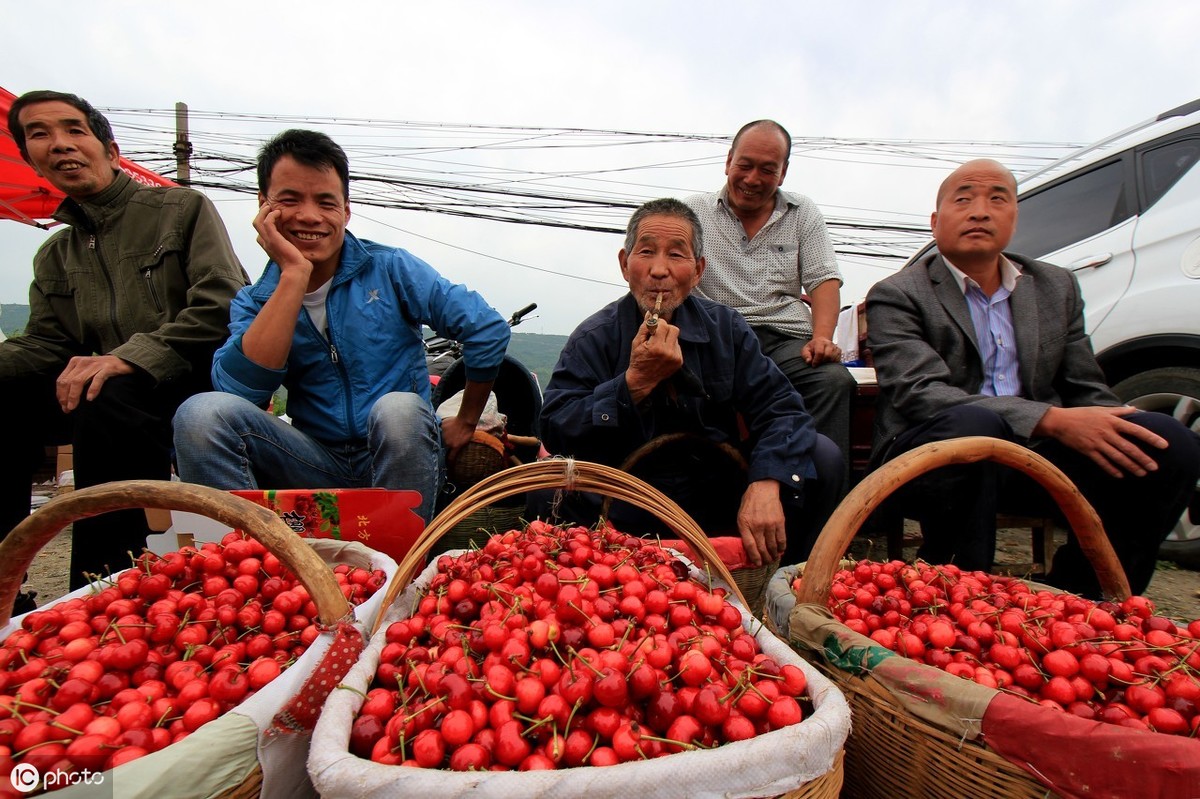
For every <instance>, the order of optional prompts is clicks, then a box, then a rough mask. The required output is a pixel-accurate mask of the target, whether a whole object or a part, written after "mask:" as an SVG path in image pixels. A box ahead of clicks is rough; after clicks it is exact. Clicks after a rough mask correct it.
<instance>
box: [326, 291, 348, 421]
mask: <svg viewBox="0 0 1200 799" xmlns="http://www.w3.org/2000/svg"><path fill="white" fill-rule="evenodd" d="M325 309H326V310H325V314H326V323H325V340H326V341H328V342H329V359H330V360H331V361H333V368H334V370H335V371H336V372H337V375H338V379H339V380H341V381H342V393H343V395H344V396H345V397H346V432H347V433H350V432H352V431H353V430H354V405H353V403H352V402H351V399H350V376H349V375H348V374H346V367H345V366H344V365H343V364H342V361H341V358H339V357H338V351H337V344H335V343H334V341H333V330H332V329H330V327H329V322H328V314H329V304H328V302H326V305H325Z"/></svg>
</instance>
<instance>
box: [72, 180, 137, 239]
mask: <svg viewBox="0 0 1200 799" xmlns="http://www.w3.org/2000/svg"><path fill="white" fill-rule="evenodd" d="M115 172H116V174H115V175H113V180H112V183H109V184H108V185H107V186H105V187H104V188H103V189H101V190H100V191H99V192H98V193H96V194H93V195H92V196H91V197H88V198H86V199H81V200H76V199H75V198H73V197H67V198H66V199H64V200H63V201H62V202H61V203H59V206H58V208H57V209H56V210H55V212H54V215H53V218H54V219H56V220H57V221H59V222H63V223H65V224H68V225H72V226H74V225H78V224H80V223H81V222H82V223H84V224H85V226H88V225H95V224H96V223H97V221H99V219H100V218H102V217H103V216H104V214H105V209H106V208H107V207H108V206H110V205H115V204H117V202H118V200H119V199H120V198H121V196H122V194H123V193H124V192H125V191H126V190H130V189H131V184H133V180H132V179H131V178H130V177H129V175H127V174H126V173H125V171H124V170H123V169H117V170H115ZM133 188H136V187H133Z"/></svg>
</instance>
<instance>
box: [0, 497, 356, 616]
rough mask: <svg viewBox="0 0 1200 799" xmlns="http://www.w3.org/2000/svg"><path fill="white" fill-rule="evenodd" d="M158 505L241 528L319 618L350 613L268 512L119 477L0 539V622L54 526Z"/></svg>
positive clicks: (55, 505) (327, 575) (53, 505)
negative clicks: (289, 575) (289, 576)
mask: <svg viewBox="0 0 1200 799" xmlns="http://www.w3.org/2000/svg"><path fill="white" fill-rule="evenodd" d="M130 508H159V509H162V510H180V511H189V512H191V513H198V514H200V515H202V516H207V517H208V518H210V519H214V520H216V521H219V522H222V523H223V524H227V525H229V526H230V527H237V528H239V529H241V530H244V531H245V532H246V533H247V534H248V535H250V536H251V537H252V538H254V539H256V540H257V541H258V542H259V543H261V544H262V545H263V546H265V547H266V548H267V549H268V550H270V551H271V552H272V553H273V554H274V555H275V556H276V557H278V558H279V559H280V560H281V561H282V562H283V563H284V565H286V566H287V567H288V568H289V569H291V570H292V572H293V573H294V574H295V575H296V577H297V578H298V579H299V580H300V582H301V583H302V584H303V585H304V587H305V588H307V589H308V592H309V594H311V595H312V598H313V602H314V603H315V604H316V606H317V612H318V616H319V618H320V621H321V622H322V623H323V624H326V625H332V624H334V623H336V622H337V621H338V620H340V619H342V618H343V617H345V616H346V615H347V614H348V613H349V612H350V604H349V603H348V602H347V601H346V598H345V597H344V596H342V592H341V590H340V589H339V588H338V585H337V581H336V580H335V579H334V577H333V573H332V572H331V571H330V570H329V567H328V566H327V565H326V564H325V563H324V562H323V561H322V560H321V558H320V556H318V555H317V554H316V553H315V552H313V550H312V548H311V547H309V546H308V545H307V544H305V543H304V542H303V541H301V540H300V537H299V536H298V535H296V534H295V533H294V532H292V530H290V529H289V528H288V526H287V525H285V524H284V523H283V521H282V520H281V519H280V518H279V517H278V516H276V515H275V514H274V513H273V512H271V511H270V510H268V509H267V508H264V507H262V506H261V505H256V504H254V503H253V502H251V501H250V500H248V499H242V498H241V497H235V496H234V495H233V494H230V493H228V492H225V491H219V490H217V489H215V488H207V487H205V486H200V485H193V484H191V483H176V482H171V481H167V480H123V481H118V482H113V483H104V484H101V485H97V486H91V487H89V488H81V489H79V490H77V491H72V492H71V493H69V494H64V495H62V496H60V497H56V498H55V499H52V500H50V501H49V502H47V503H46V504H45V505H43V506H42V507H40V508H38V510H37V512H36V513H33V514H32V515H30V516H29V517H27V518H26V519H25V520H24V521H23V522H21V523H20V524H18V525H17V526H16V527H14V528H13V530H12V532H11V533H9V534H8V537H7V538H5V539H4V541H3V542H0V569H2V573H0V626H3V625H4V624H7V623H8V620H9V618H11V615H12V609H13V602H14V601H15V599H16V596H17V591H18V590H19V589H20V587H21V580H22V579H23V576H24V574H25V571H26V569H28V568H29V564H30V563H32V562H33V559H34V557H35V556H36V555H37V553H38V552H40V551H41V549H42V547H43V546H45V545H46V544H47V543H48V542H49V541H50V540H51V539H52V538H54V536H55V535H57V534H58V532H59V530H61V529H62V528H63V527H65V526H67V525H68V524H70V523H71V522H74V521H76V520H78V519H86V518H88V517H89V516H97V515H99V514H101V513H107V512H108V511H113V510H126V509H130Z"/></svg>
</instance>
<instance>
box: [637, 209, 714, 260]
mask: <svg viewBox="0 0 1200 799" xmlns="http://www.w3.org/2000/svg"><path fill="white" fill-rule="evenodd" d="M648 216H674V217H678V218H680V219H682V220H684V221H685V222H687V223H688V224H689V225H691V226H692V257H693V258H697V259H698V258H700V256H702V255H703V254H704V231H703V230H701V228H700V217H698V216H696V212H695V211H693V210H692V209H691V208H690V207H689V206H688V204H687V203H685V202H683V201H682V200H677V199H675V198H674V197H663V198H661V199H658V200H650V201H648V202H645V203H642V205H641V206H640V207H639V208H638V209H637V210H636V211H634V212H633V216H631V217H629V224H628V225H627V226H626V228H625V252H627V253H629V252H633V245H634V244H636V243H637V237H638V228H639V227H640V226H641V224H642V220H643V219H645V218H646V217H648Z"/></svg>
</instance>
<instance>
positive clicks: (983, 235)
mask: <svg viewBox="0 0 1200 799" xmlns="http://www.w3.org/2000/svg"><path fill="white" fill-rule="evenodd" d="M1016 223H1017V189H1016V181H1015V180H1014V178H1013V176H1012V173H1011V172H1009V171H1008V170H1007V169H1005V168H1004V167H1003V166H1001V165H1000V164H998V163H996V162H995V161H988V160H980V161H972V162H970V163H967V164H964V165H963V166H962V167H959V168H958V169H957V170H955V171H954V173H952V174H951V175H950V176H949V177H948V178H946V180H945V181H944V182H943V183H942V185H941V188H940V189H939V191H938V196H937V210H936V211H934V213H933V214H932V216H931V217H930V226H931V227H932V228H933V235H934V239H935V240H936V242H937V245H938V251H937V252H933V253H930V254H929V255H927V256H925V257H923V258H921V259H919V260H918V261H916V262H914V263H912V264H910V265H908V266H907V267H905V268H904V269H902V270H901V271H900V272H898V273H896V274H895V275H893V276H891V277H889V278H887V279H886V280H883V281H881V282H879V283H878V284H876V285H875V286H874V287H873V288H872V289H871V291H870V292H869V293H868V295H867V327H868V344H869V346H870V348H871V352H872V355H873V356H874V359H875V368H876V371H877V373H878V378H879V386H880V397H879V405H878V415H877V419H876V430H875V433H876V441H875V452H874V457H873V461H874V462H875V463H882V462H884V461H886V460H889V459H891V458H894V457H896V456H897V455H900V454H901V453H903V452H906V451H908V450H910V449H913V448H914V447H917V446H920V445H921V444H925V443H928V442H930V441H941V440H945V439H949V438H956V437H959V436H969V435H985V436H993V437H996V438H1003V439H1007V440H1009V441H1015V442H1017V443H1020V444H1023V445H1026V446H1029V447H1031V448H1033V449H1035V450H1036V451H1037V452H1038V453H1039V454H1041V455H1043V456H1044V457H1046V458H1047V459H1048V460H1050V461H1051V462H1053V463H1054V464H1055V465H1057V466H1058V467H1059V468H1060V469H1062V470H1063V471H1064V472H1065V473H1066V474H1067V475H1068V476H1069V477H1070V478H1071V479H1072V480H1074V482H1075V484H1076V485H1077V486H1078V487H1079V488H1080V490H1081V491H1082V493H1083V494H1084V496H1085V497H1087V499H1088V500H1089V501H1090V502H1091V503H1092V505H1093V506H1094V507H1095V508H1096V511H1097V512H1098V513H1099V515H1100V518H1101V520H1102V521H1103V522H1104V527H1105V530H1106V531H1107V533H1108V536H1109V538H1110V540H1111V541H1112V543H1113V547H1114V548H1115V549H1116V552H1117V555H1118V557H1120V559H1121V562H1122V564H1123V565H1124V567H1125V571H1126V574H1127V576H1128V578H1129V582H1130V585H1131V587H1132V589H1133V590H1134V592H1135V593H1138V592H1141V591H1142V590H1144V589H1145V588H1146V586H1147V584H1148V583H1149V582H1150V578H1151V576H1152V575H1153V573H1154V566H1155V559H1156V553H1157V551H1158V546H1159V544H1160V543H1161V542H1162V540H1163V538H1165V537H1166V536H1167V534H1168V533H1169V532H1170V530H1171V528H1172V526H1173V525H1174V523H1175V521H1176V520H1177V519H1178V518H1179V516H1180V514H1181V513H1182V512H1183V509H1184V507H1185V506H1186V503H1187V502H1188V499H1189V497H1190V496H1191V493H1192V490H1193V486H1195V484H1196V479H1197V477H1198V476H1200V437H1198V436H1196V434H1195V433H1193V432H1191V431H1190V430H1188V429H1187V428H1186V427H1184V426H1183V425H1182V424H1180V423H1179V422H1178V421H1177V420H1175V419H1173V418H1172V417H1170V416H1167V415H1165V414H1157V413H1144V412H1139V411H1137V410H1136V409H1134V408H1131V407H1128V406H1123V405H1121V403H1120V401H1119V400H1118V399H1117V398H1116V396H1114V395H1113V393H1112V392H1111V391H1110V390H1109V388H1108V386H1107V385H1106V384H1105V382H1104V374H1103V373H1102V372H1101V370H1100V367H1099V365H1098V364H1097V363H1096V358H1095V355H1094V353H1093V352H1092V347H1091V342H1090V340H1089V339H1088V336H1087V334H1086V332H1085V331H1084V322H1083V299H1082V297H1081V296H1080V292H1079V285H1078V283H1077V282H1076V280H1075V277H1074V275H1073V274H1071V273H1070V272H1069V271H1067V270H1064V269H1061V268H1059V267H1057V266H1053V265H1051V264H1046V263H1042V262H1039V261H1034V260H1032V259H1028V258H1024V257H1022V256H1019V255H1012V254H1005V253H1003V250H1004V247H1005V246H1006V245H1007V244H1008V242H1009V240H1010V239H1011V238H1012V234H1013V231H1014V230H1015V229H1016ZM902 494H903V495H902V496H901V497H900V498H899V499H900V501H901V503H902V504H903V505H904V507H905V510H906V515H911V516H915V517H916V518H918V519H920V520H921V522H922V526H923V528H924V532H925V542H924V544H923V546H922V549H921V551H920V552H919V553H918V554H919V555H920V556H921V557H923V558H925V559H927V560H931V561H934V562H954V563H957V564H959V565H960V566H962V567H963V568H966V569H984V570H990V569H991V567H992V558H993V554H994V549H995V539H996V513H997V510H1006V511H1011V512H1024V513H1029V512H1044V511H1045V510H1048V509H1049V508H1048V507H1046V506H1052V503H1051V501H1050V500H1049V497H1047V496H1046V495H1045V492H1044V491H1042V489H1040V488H1039V487H1038V486H1036V484H1034V483H1033V482H1032V481H1031V480H1029V479H1028V478H1025V477H1024V476H1022V475H1016V474H1015V473H1013V472H1011V470H1008V469H1005V468H1003V467H999V466H996V465H995V464H992V463H980V464H973V465H970V466H958V467H951V468H946V469H941V470H938V472H935V473H933V474H930V475H926V476H925V477H922V478H921V479H919V480H917V481H914V483H913V484H912V485H911V486H909V487H908V488H907V489H906V490H905V491H904V492H902ZM910 510H911V511H912V513H911V514H907V511H910ZM1047 579H1048V581H1049V582H1050V583H1052V584H1054V585H1057V586H1059V587H1061V588H1064V589H1067V590H1070V591H1075V592H1078V593H1082V594H1084V595H1090V596H1096V595H1098V594H1099V584H1098V582H1097V580H1096V577H1095V575H1094V573H1093V572H1092V570H1091V568H1090V566H1089V565H1088V563H1087V561H1086V559H1085V558H1084V556H1083V553H1082V551H1081V550H1080V548H1079V546H1078V544H1077V542H1076V541H1075V540H1074V537H1073V536H1071V537H1070V538H1069V540H1068V543H1067V545H1066V546H1064V547H1062V548H1061V549H1060V550H1059V551H1058V553H1057V554H1056V555H1055V557H1054V563H1053V567H1052V569H1051V572H1050V574H1049V576H1048V578H1047Z"/></svg>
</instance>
